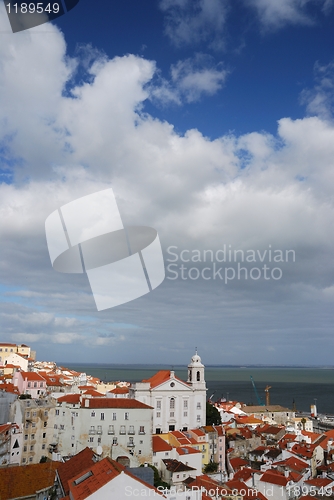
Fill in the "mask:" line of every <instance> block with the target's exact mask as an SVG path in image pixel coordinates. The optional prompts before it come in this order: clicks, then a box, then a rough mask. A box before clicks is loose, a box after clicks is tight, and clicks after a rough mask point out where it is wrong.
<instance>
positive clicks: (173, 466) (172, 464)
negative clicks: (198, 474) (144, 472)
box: [162, 458, 196, 472]
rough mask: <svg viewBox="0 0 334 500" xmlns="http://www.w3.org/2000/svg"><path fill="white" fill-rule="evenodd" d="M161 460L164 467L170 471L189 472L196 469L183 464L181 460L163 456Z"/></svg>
mask: <svg viewBox="0 0 334 500" xmlns="http://www.w3.org/2000/svg"><path fill="white" fill-rule="evenodd" d="M162 461H163V463H164V464H165V466H166V469H167V470H169V471H170V472H189V471H192V470H196V469H194V467H189V465H186V464H183V463H182V462H179V461H178V460H175V459H172V458H164V459H163V460H162Z"/></svg>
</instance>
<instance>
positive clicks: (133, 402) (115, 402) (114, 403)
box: [81, 397, 152, 410]
mask: <svg viewBox="0 0 334 500" xmlns="http://www.w3.org/2000/svg"><path fill="white" fill-rule="evenodd" d="M86 401H88V405H89V406H86V404H87V403H86ZM81 407H82V408H125V409H126V408H134V409H137V408H138V409H143V410H145V409H146V410H147V409H150V410H151V409H152V407H151V406H148V405H145V404H144V403H142V402H141V401H137V399H128V398H103V397H100V398H87V399H84V398H83V399H82V401H81Z"/></svg>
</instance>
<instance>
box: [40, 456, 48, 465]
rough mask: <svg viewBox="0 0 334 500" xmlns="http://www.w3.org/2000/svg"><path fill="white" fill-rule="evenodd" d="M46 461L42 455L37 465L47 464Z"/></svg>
mask: <svg viewBox="0 0 334 500" xmlns="http://www.w3.org/2000/svg"><path fill="white" fill-rule="evenodd" d="M47 461H48V458H47V457H45V456H44V455H43V456H42V457H41V459H40V461H39V463H40V464H44V463H45V462H47Z"/></svg>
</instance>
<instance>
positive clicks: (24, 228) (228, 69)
mask: <svg viewBox="0 0 334 500" xmlns="http://www.w3.org/2000/svg"><path fill="white" fill-rule="evenodd" d="M99 4H101V5H102V6H103V8H102V7H101V5H99V7H97V6H96V2H94V1H92V0H81V1H80V3H79V4H78V6H77V7H75V8H74V9H73V10H72V11H71V12H69V13H68V14H67V15H65V16H63V17H61V18H59V19H57V20H56V21H55V22H54V23H53V24H51V23H49V24H44V25H42V26H40V27H37V28H33V29H30V30H28V31H25V32H21V33H15V34H13V33H11V31H10V26H9V21H8V18H7V15H6V12H5V9H4V5H3V4H2V3H0V38H1V40H0V175H1V176H0V180H1V185H0V234H1V254H0V275H1V284H0V326H1V330H0V331H1V340H2V341H8V342H17V343H27V344H29V345H31V346H32V347H33V348H34V349H36V350H37V357H38V359H49V360H56V361H62V362H71V361H76V362H96V363H99V362H104V363H105V362H109V363H160V362H161V363H162V362H163V363H168V364H185V363H187V362H188V360H189V358H190V356H191V355H192V353H193V352H194V350H195V347H197V348H198V351H199V354H200V355H201V357H202V360H203V362H204V363H205V364H259V363H260V364H269V365H270V364H273V365H275V364H276V365H277V364H309V365H332V364H333V359H332V358H333V356H332V353H333V347H334V345H333V344H334V341H333V338H334V337H333V333H334V330H333V320H334V308H333V304H334V260H333V251H334V234H333V227H334V198H333V193H334V122H333V109H334V105H333V103H334V99H333V98H334V43H333V42H334V30H333V23H334V2H333V1H332V0H280V1H279V2H278V1H277V0H126V1H122V2H118V3H117V2H99ZM110 187H112V188H113V191H114V194H115V196H116V199H117V203H118V207H119V210H120V213H121V216H122V220H123V222H124V224H125V225H130V224H132V225H145V226H151V227H154V228H155V229H156V230H157V231H158V233H159V236H160V240H161V244H162V248H163V252H164V257H165V265H166V279H165V281H164V282H163V283H162V284H161V285H160V286H159V287H158V288H157V289H156V290H154V291H153V292H152V293H149V294H147V295H145V296H143V297H141V298H139V299H137V300H134V301H132V302H128V303H127V304H123V305H121V306H119V307H115V308H112V309H108V310H105V311H101V312H97V310H96V307H95V303H94V299H93V296H92V293H91V289H90V287H89V283H88V279H87V276H86V275H83V274H82V275H74V274H62V273H58V272H56V271H54V270H53V268H52V266H51V263H50V258H49V254H48V249H47V244H46V239H45V230H44V223H45V220H46V218H47V217H48V215H49V214H50V213H51V212H53V211H54V210H56V209H58V208H59V207H60V206H61V205H63V204H64V203H67V202H70V201H72V200H74V199H76V198H79V197H81V196H84V195H87V194H89V193H94V192H96V191H99V190H102V189H106V188H110ZM235 251H236V253H234V252H235ZM182 252H183V253H182ZM181 266H183V267H181Z"/></svg>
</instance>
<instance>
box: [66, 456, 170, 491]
mask: <svg viewBox="0 0 334 500" xmlns="http://www.w3.org/2000/svg"><path fill="white" fill-rule="evenodd" d="M121 473H124V474H126V475H128V476H130V477H131V478H132V479H134V480H135V481H137V482H138V483H140V484H141V485H143V486H145V487H146V488H148V489H150V490H152V493H153V495H152V496H155V495H159V496H160V497H163V495H162V493H160V492H159V491H158V490H157V489H156V488H155V487H154V486H151V485H149V484H147V483H145V482H144V481H142V480H141V479H139V478H137V477H136V476H134V475H133V474H131V472H129V471H128V470H126V469H125V467H124V466H123V465H121V464H119V463H118V462H115V461H114V460H111V459H110V458H109V457H107V458H104V459H103V460H101V461H99V462H96V463H95V464H94V465H93V466H92V467H90V468H88V469H86V470H85V471H82V472H81V473H80V474H78V475H77V476H74V477H72V478H71V480H70V481H69V488H70V497H71V498H72V499H73V500H85V499H86V498H87V497H89V496H91V495H92V494H93V493H95V492H96V491H98V490H99V489H100V488H102V487H103V486H105V485H106V484H107V483H109V482H110V481H112V480H113V479H114V478H115V477H117V476H118V475H119V474H121ZM140 491H142V488H141V490H140ZM147 496H148V495H147Z"/></svg>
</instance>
